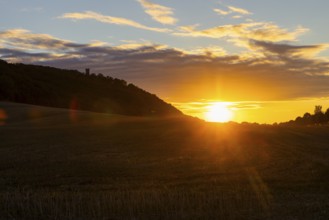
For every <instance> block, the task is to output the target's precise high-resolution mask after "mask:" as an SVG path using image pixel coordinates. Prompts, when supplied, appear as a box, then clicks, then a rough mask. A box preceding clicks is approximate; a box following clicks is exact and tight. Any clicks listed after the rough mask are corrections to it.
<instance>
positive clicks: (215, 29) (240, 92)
mask: <svg viewBox="0 0 329 220" xmlns="http://www.w3.org/2000/svg"><path fill="white" fill-rule="evenodd" d="M328 9H329V1H326V0H313V1H310V0H289V1H284V0H277V1H274V0H222V1H219V0H93V1H90V0H57V1H50V0H29V1H22V0H20V1H18V0H0V14H1V21H0V58H1V59H4V60H7V61H8V62H23V63H34V64H41V65H48V66H55V67H59V68H68V69H77V70H80V71H84V69H85V68H91V71H92V72H94V73H103V74H104V75H110V76H113V77H117V78H121V79H124V80H126V81H128V82H131V83H134V84H136V85H137V86H139V87H141V88H143V89H145V90H147V91H149V92H151V93H155V94H157V95H158V96H159V97H160V98H162V99H164V100H165V101H167V102H170V103H172V104H173V105H175V106H176V107H178V108H179V109H181V110H182V111H183V112H184V113H186V114H190V115H193V116H197V117H200V118H205V113H206V112H207V111H209V105H212V103H218V102H223V103H225V106H226V108H228V109H229V110H230V111H232V113H233V116H232V120H233V121H237V122H242V121H249V122H259V123H273V122H281V121H287V120H290V119H294V118H296V117H297V116H299V115H303V114H304V113H305V112H306V111H309V112H312V111H313V108H314V105H323V107H324V109H327V108H328V107H329V27H328V20H329V13H328Z"/></svg>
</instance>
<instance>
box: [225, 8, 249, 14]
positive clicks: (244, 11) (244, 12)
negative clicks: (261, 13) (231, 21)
mask: <svg viewBox="0 0 329 220" xmlns="http://www.w3.org/2000/svg"><path fill="white" fill-rule="evenodd" d="M227 7H228V8H229V9H230V10H231V11H232V12H235V13H238V14H242V15H251V14H252V13H251V12H250V11H248V10H246V9H243V8H238V7H233V6H227Z"/></svg>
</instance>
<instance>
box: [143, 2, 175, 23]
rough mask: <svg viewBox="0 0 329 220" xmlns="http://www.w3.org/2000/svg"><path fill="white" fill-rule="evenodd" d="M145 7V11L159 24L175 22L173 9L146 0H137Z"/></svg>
mask: <svg viewBox="0 0 329 220" xmlns="http://www.w3.org/2000/svg"><path fill="white" fill-rule="evenodd" d="M137 1H138V2H139V3H140V4H141V5H142V6H143V8H144V9H145V13H147V14H149V15H150V16H151V17H152V18H153V20H155V21H157V22H159V23H161V24H171V25H173V24H176V22H177V19H176V18H174V17H173V14H174V13H173V9H172V8H169V7H166V6H163V5H159V4H155V3H152V2H150V1H148V0H137Z"/></svg>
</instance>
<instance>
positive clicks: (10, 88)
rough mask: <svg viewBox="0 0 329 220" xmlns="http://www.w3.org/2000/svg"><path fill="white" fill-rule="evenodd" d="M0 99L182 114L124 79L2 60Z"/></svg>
mask: <svg viewBox="0 0 329 220" xmlns="http://www.w3.org/2000/svg"><path fill="white" fill-rule="evenodd" d="M0 100H2V101H11V102H18V103H27V104H34V105H42V106H50V107H58V108H70V109H79V110H88V111H94V112H104V113H113V114H123V115H135V116H151V115H156V116H165V115H167V116H168V115H180V114H182V113H181V112H180V111H179V110H177V109H176V108H174V107H173V106H172V105H170V104H167V103H165V102H164V101H163V100H161V99H159V98H158V97H157V96H155V95H153V94H150V93H148V92H146V91H144V90H142V89H140V88H138V87H137V86H135V85H133V84H128V83H127V82H126V81H124V80H120V79H116V78H112V77H109V76H106V77H105V76H103V75H102V74H98V75H95V74H91V75H89V74H88V75H87V74H82V73H80V72H78V71H75V70H62V69H57V68H52V67H44V66H36V65H26V64H9V63H7V62H5V61H2V60H0Z"/></svg>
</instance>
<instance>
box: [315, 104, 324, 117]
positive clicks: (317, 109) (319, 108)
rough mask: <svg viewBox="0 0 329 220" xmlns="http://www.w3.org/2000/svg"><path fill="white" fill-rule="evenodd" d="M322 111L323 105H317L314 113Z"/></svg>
mask: <svg viewBox="0 0 329 220" xmlns="http://www.w3.org/2000/svg"><path fill="white" fill-rule="evenodd" d="M321 113H323V112H322V105H316V106H315V108H314V115H316V114H321Z"/></svg>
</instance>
